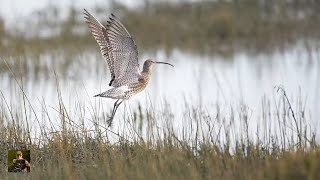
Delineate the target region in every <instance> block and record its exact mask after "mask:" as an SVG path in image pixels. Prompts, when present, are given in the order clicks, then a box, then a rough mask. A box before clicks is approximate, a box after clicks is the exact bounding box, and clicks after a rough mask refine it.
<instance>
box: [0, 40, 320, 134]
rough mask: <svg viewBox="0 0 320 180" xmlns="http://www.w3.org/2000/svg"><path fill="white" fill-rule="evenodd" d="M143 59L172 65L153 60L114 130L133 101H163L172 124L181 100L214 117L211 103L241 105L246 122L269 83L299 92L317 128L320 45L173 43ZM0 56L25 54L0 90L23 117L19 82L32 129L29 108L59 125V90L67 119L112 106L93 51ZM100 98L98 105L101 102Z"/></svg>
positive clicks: (270, 90) (273, 96)
mask: <svg viewBox="0 0 320 180" xmlns="http://www.w3.org/2000/svg"><path fill="white" fill-rule="evenodd" d="M148 58H153V59H156V60H157V61H165V62H170V63H172V64H174V66H175V67H174V68H172V67H170V66H166V65H156V66H155V68H154V71H153V74H152V79H151V82H149V85H148V86H147V88H146V90H145V91H143V92H141V93H140V94H138V95H136V96H134V97H133V98H131V99H130V100H129V102H127V103H126V105H125V106H121V107H120V108H119V110H118V112H117V114H116V117H115V119H114V126H113V129H115V130H119V129H121V128H123V126H124V124H125V122H123V115H125V114H128V113H129V114H130V113H132V112H133V111H136V110H137V106H138V104H141V106H142V108H146V107H149V108H150V106H152V108H153V110H154V111H155V112H156V113H163V112H164V113H166V111H167V110H166V108H167V109H168V110H169V111H170V113H172V114H173V124H174V125H175V127H176V128H177V129H179V127H181V126H183V124H184V122H185V121H186V112H185V110H186V104H187V105H189V106H192V107H197V108H201V109H203V110H206V111H208V112H209V113H210V114H212V115H213V116H215V113H216V106H219V108H220V110H221V112H222V113H224V114H225V115H226V116H228V115H230V107H235V108H237V107H240V105H241V104H245V105H246V107H247V108H248V111H249V115H250V117H249V120H250V121H251V122H250V123H252V122H256V123H257V121H258V120H259V118H260V116H261V102H262V99H263V97H266V98H267V99H269V100H270V101H271V104H272V105H271V106H274V105H273V104H275V103H277V99H278V100H279V96H280V95H281V94H280V93H277V91H276V88H275V87H276V86H279V85H281V86H282V87H284V88H285V90H286V92H287V94H288V96H289V98H290V100H291V103H292V105H293V107H294V108H297V107H298V105H299V102H298V98H299V97H301V99H302V101H303V104H304V105H305V109H306V113H307V115H306V116H307V118H306V119H307V120H308V122H307V125H308V126H310V127H312V131H313V132H317V129H318V128H319V123H318V121H317V120H318V119H319V117H320V111H319V105H320V101H319V97H320V96H319V92H320V87H319V86H320V51H319V50H318V49H317V48H316V47H314V48H311V50H310V49H309V50H308V51H307V50H306V48H304V46H303V45H302V44H297V45H295V46H293V47H292V48H290V49H287V50H284V51H274V52H273V53H271V54H268V55H265V54H249V53H248V52H241V51H239V52H237V53H235V54H234V55H233V56H231V57H228V58H226V57H220V56H208V55H203V56H201V55H194V54H191V53H188V52H185V51H181V50H178V49H175V50H173V53H172V54H171V55H170V56H167V55H166V54H165V52H164V51H162V50H159V51H156V53H151V52H150V53H144V54H142V55H141V57H140V66H141V65H142V63H143V61H144V60H145V59H148ZM4 60H6V61H7V63H8V64H10V66H11V64H12V62H17V61H18V62H19V61H20V62H22V61H27V63H26V65H24V66H26V69H27V71H25V72H24V73H23V75H22V76H21V75H19V71H21V70H19V68H18V69H14V70H13V72H14V73H15V78H13V77H14V76H13V75H12V72H10V71H5V72H2V73H1V76H0V84H1V86H0V91H1V92H2V93H3V96H4V97H5V100H6V101H7V103H8V104H9V106H10V107H12V109H13V110H14V111H17V112H19V113H20V114H21V115H22V116H24V111H21V109H24V105H23V103H22V102H23V96H22V91H21V88H23V90H24V93H25V95H26V97H27V98H28V100H29V101H30V104H29V103H28V102H27V103H26V104H27V107H28V108H27V111H28V112H27V116H26V117H27V119H28V121H29V123H30V124H31V126H32V127H31V128H34V129H37V126H38V122H37V120H36V118H35V116H34V113H33V110H34V111H35V113H36V115H37V117H38V119H39V120H40V121H41V122H44V123H45V124H47V125H48V127H50V126H51V125H50V123H49V120H48V118H47V114H46V112H48V113H49V114H50V117H51V121H52V120H54V121H53V123H54V124H55V125H54V126H56V128H57V129H58V128H59V126H60V125H61V124H60V122H56V120H58V119H59V116H60V114H59V113H58V109H59V100H58V93H57V89H58V90H59V91H60V92H61V97H62V99H63V102H64V104H65V107H66V110H67V111H68V112H69V113H70V114H69V115H70V116H71V117H72V118H74V119H78V120H79V121H80V120H81V118H79V117H81V114H79V112H84V114H85V120H84V124H86V125H87V128H88V129H92V128H93V124H92V122H91V121H90V120H92V119H93V117H92V114H93V109H99V111H100V115H101V117H99V119H100V123H103V122H104V121H105V120H106V118H104V117H103V115H105V114H106V113H110V111H111V109H112V107H113V103H114V100H112V99H106V98H94V97H93V96H94V95H95V94H98V93H100V92H102V91H105V90H107V89H108V88H110V87H109V86H108V83H109V81H110V75H109V70H108V69H107V66H106V64H105V62H104V60H103V59H102V57H101V55H100V53H99V52H97V51H91V50H88V51H87V52H81V53H79V54H76V55H74V56H69V55H68V54H67V53H66V52H64V51H63V50H56V51H52V53H48V54H44V55H41V56H40V57H39V60H38V61H34V59H32V58H30V57H29V58H28V57H27V58H26V59H23V58H21V59H15V58H7V59H4ZM35 62H36V63H35ZM18 67H19V66H18ZM20 67H21V66H20ZM21 82H22V83H21ZM57 83H58V84H57ZM19 86H20V87H19ZM0 104H2V106H3V107H5V103H4V98H1V103H0ZM101 104H102V105H103V107H100V108H99V105H101ZM30 107H32V108H33V109H32V108H30ZM79 109H82V111H79ZM201 109H200V110H201ZM19 110H20V111H19ZM169 111H168V112H167V113H169ZM73 112H74V113H73ZM76 123H79V122H76ZM274 123H275V122H274ZM253 124H254V123H253ZM251 128H253V129H255V128H256V126H254V125H252V126H251ZM255 131H256V130H254V132H255ZM317 136H318V137H319V134H317Z"/></svg>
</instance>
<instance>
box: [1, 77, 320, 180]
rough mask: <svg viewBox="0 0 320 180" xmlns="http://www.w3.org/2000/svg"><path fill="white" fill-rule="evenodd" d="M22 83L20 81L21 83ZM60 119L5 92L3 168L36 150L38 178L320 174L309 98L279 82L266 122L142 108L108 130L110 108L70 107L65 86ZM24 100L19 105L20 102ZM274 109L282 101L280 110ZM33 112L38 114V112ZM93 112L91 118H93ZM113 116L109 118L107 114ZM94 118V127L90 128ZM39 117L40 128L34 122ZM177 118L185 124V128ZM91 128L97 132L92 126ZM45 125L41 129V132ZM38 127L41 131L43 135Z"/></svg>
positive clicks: (264, 113)
mask: <svg viewBox="0 0 320 180" xmlns="http://www.w3.org/2000/svg"><path fill="white" fill-rule="evenodd" d="M16 83H19V81H18V80H17V82H16ZM56 84H57V93H56V96H57V98H58V99H59V101H58V104H57V107H56V108H55V109H56V114H57V116H52V115H51V114H50V113H49V112H48V110H47V109H48V108H50V107H46V105H45V103H43V104H42V105H43V114H44V115H43V116H39V115H36V112H35V111H33V110H32V104H31V103H30V102H29V101H28V97H27V95H26V94H25V93H24V90H23V87H22V86H21V85H20V86H19V88H20V91H19V92H20V93H21V94H18V95H20V96H22V99H21V102H20V104H21V105H20V106H15V105H9V104H7V102H8V101H7V100H6V97H4V96H3V94H2V93H1V95H2V96H1V101H0V102H1V103H0V137H1V141H0V149H1V153H2V154H1V159H0V162H1V163H0V166H1V167H0V172H1V174H3V175H2V176H3V177H12V176H14V175H13V174H11V173H7V172H6V155H5V154H6V151H7V150H9V149H29V150H31V164H32V168H31V174H29V175H25V176H26V177H27V176H30V178H31V179H43V178H46V179H88V178H89V179H106V178H107V179H109V178H110V179H150V178H153V179H216V178H218V179H318V178H319V176H320V174H319V173H318V169H319V167H320V161H319V160H320V149H319V144H318V142H317V141H316V138H315V132H313V131H312V128H310V127H309V125H308V123H307V122H308V121H307V120H306V118H307V117H306V109H305V106H304V104H305V102H304V101H303V100H302V98H300V97H299V98H297V101H293V100H290V98H289V97H288V96H287V94H285V93H286V92H285V89H284V88H283V87H278V88H276V89H275V91H276V90H277V89H278V90H279V92H278V96H276V98H277V99H276V101H275V104H272V103H271V102H273V101H271V100H270V99H268V98H267V97H263V98H262V101H261V114H260V115H259V118H258V119H252V118H250V110H249V108H248V107H247V106H246V105H245V104H242V103H240V104H239V105H231V107H229V108H228V109H229V110H228V111H227V112H223V111H222V109H223V108H224V107H221V105H219V104H217V105H216V106H215V107H213V109H211V108H209V107H206V106H202V108H199V107H198V106H195V105H190V104H186V106H185V111H184V113H185V114H184V116H183V118H182V119H179V120H177V119H176V115H175V113H174V112H172V111H171V109H170V106H169V105H168V104H166V103H165V102H164V105H163V108H162V109H154V108H153V105H152V104H151V105H150V106H149V107H146V108H142V107H141V106H138V109H137V110H132V109H130V110H128V111H126V112H124V114H122V115H121V114H120V116H121V118H120V119H122V120H123V122H124V124H125V126H121V127H120V128H110V129H109V128H107V125H106V124H105V123H104V121H103V120H102V121H101V116H100V115H99V114H100V113H101V112H100V111H102V109H103V108H101V107H99V106H100V105H99V106H98V107H97V106H93V105H88V106H85V105H81V103H79V105H77V108H74V109H70V110H69V109H66V107H65V104H64V101H65V100H64V99H63V98H62V96H61V92H60V90H59V81H58V79H57V82H56ZM18 104H19V103H18ZM272 106H276V108H274V109H275V111H273V110H272V109H273V108H272ZM28 113H30V114H33V115H30V114H28ZM88 115H89V116H88ZM106 118H107V117H105V116H103V117H102V119H106ZM86 121H87V122H91V123H92V126H90V125H89V126H88V125H86ZM30 122H35V123H36V124H37V125H38V126H37V128H35V127H36V126H34V125H31V123H30ZM175 122H182V123H181V124H179V125H178V126H176V125H175ZM90 127H91V129H90ZM36 129H38V130H36ZM35 131H37V132H35Z"/></svg>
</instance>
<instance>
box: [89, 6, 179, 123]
mask: <svg viewBox="0 0 320 180" xmlns="http://www.w3.org/2000/svg"><path fill="white" fill-rule="evenodd" d="M84 15H85V16H84V18H85V19H86V23H87V24H88V27H89V29H90V31H91V33H92V36H93V37H94V39H95V40H96V41H97V43H98V45H99V46H100V50H101V54H102V56H103V58H104V59H105V60H106V61H107V64H108V66H109V69H110V73H111V80H110V83H109V86H112V87H113V88H111V89H109V90H107V91H105V92H103V93H100V94H97V95H95V96H94V97H106V98H112V99H116V101H115V103H114V106H113V110H112V113H111V117H110V118H109V119H108V126H109V127H110V126H111V123H112V120H113V117H114V115H115V113H116V111H117V109H118V107H119V106H120V104H121V103H122V102H123V101H125V100H128V99H129V98H130V97H131V96H133V95H135V94H137V93H139V92H141V91H142V90H144V89H145V88H146V86H147V84H148V82H149V80H150V78H151V71H152V67H153V65H154V64H156V63H157V64H167V65H170V66H172V67H173V65H172V64H170V63H166V62H159V61H155V60H153V59H148V60H146V61H145V62H144V63H143V69H142V71H141V72H140V70H139V62H138V49H137V46H136V44H135V43H134V40H133V39H132V37H131V35H130V34H129V32H128V31H127V29H126V28H125V27H124V25H123V24H122V23H121V22H120V21H119V20H118V18H117V17H116V16H115V15H114V14H111V16H110V17H109V20H108V21H107V25H106V26H103V25H102V24H101V23H100V22H99V21H98V20H97V19H96V18H94V17H93V16H92V15H91V14H90V13H89V12H88V11H87V10H85V9H84Z"/></svg>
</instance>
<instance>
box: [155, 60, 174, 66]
mask: <svg viewBox="0 0 320 180" xmlns="http://www.w3.org/2000/svg"><path fill="white" fill-rule="evenodd" d="M155 63H158V64H167V65H169V66H172V67H174V66H173V65H172V64H170V63H166V62H159V61H156V62H155Z"/></svg>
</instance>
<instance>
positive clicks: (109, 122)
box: [108, 99, 123, 127]
mask: <svg viewBox="0 0 320 180" xmlns="http://www.w3.org/2000/svg"><path fill="white" fill-rule="evenodd" d="M119 101H120V99H118V100H117V101H116V102H115V103H114V105H113V110H112V114H111V117H110V118H109V119H108V127H110V126H111V123H112V120H113V117H114V115H115V114H116V111H117V109H118V107H119V106H120V104H121V103H122V102H123V100H122V101H120V102H119ZM118 102H119V103H118Z"/></svg>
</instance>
